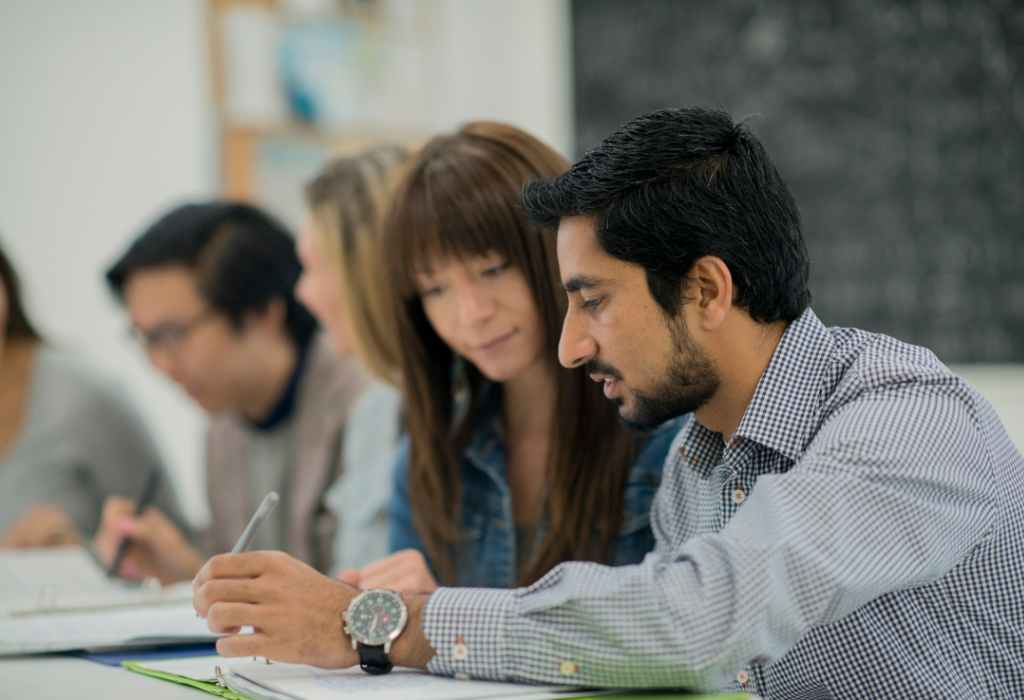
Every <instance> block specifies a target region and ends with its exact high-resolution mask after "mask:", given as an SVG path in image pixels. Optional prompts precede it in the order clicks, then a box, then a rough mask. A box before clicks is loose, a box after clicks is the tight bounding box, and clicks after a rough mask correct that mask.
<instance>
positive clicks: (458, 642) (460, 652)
mask: <svg viewBox="0 0 1024 700" xmlns="http://www.w3.org/2000/svg"><path fill="white" fill-rule="evenodd" d="M468 656H469V647H467V646H466V638H465V637H463V636H462V635H461V634H460V635H459V636H457V637H456V638H455V643H454V644H452V660H453V661H465V660H466V657H468Z"/></svg>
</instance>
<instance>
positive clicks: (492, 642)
mask: <svg viewBox="0 0 1024 700" xmlns="http://www.w3.org/2000/svg"><path fill="white" fill-rule="evenodd" d="M514 593H515V591H514V590H501V589H490V588H439V589H438V590H437V591H435V592H434V593H433V595H431V596H430V599H429V600H427V606H426V608H425V609H424V611H423V633H424V634H425V635H426V637H427V640H428V641H429V642H430V644H431V646H433V648H434V651H435V653H436V655H435V656H434V658H433V659H431V661H430V662H429V663H428V664H427V670H428V671H430V672H431V673H434V674H437V675H442V676H455V677H457V678H477V679H488V680H502V681H503V680H507V679H508V671H507V670H506V669H507V664H508V662H509V657H508V656H507V651H506V649H505V643H506V640H505V633H506V630H507V629H508V621H509V618H510V617H511V615H512V606H513V601H514Z"/></svg>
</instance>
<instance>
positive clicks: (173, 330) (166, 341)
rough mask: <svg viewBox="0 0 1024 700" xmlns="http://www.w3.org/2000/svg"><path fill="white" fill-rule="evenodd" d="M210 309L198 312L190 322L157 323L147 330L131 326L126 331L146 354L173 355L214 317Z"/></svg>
mask: <svg viewBox="0 0 1024 700" xmlns="http://www.w3.org/2000/svg"><path fill="white" fill-rule="evenodd" d="M214 315H215V314H214V312H213V311H212V310H210V309H206V310H205V311H202V312H200V313H199V314H198V315H197V316H196V317H195V318H193V319H192V320H190V321H165V322H163V323H159V324H157V325H156V326H154V327H153V328H151V329H149V330H145V329H143V328H139V327H138V326H134V325H133V326H132V327H131V328H129V329H128V332H129V334H130V335H131V336H132V338H133V339H134V340H135V341H136V342H137V343H139V345H141V346H142V347H143V348H145V350H146V352H156V351H161V350H162V351H164V352H169V353H175V352H177V351H178V350H180V349H181V346H182V345H183V344H184V343H185V341H186V340H188V337H189V336H190V335H192V333H193V332H194V331H195V330H196V329H197V328H199V326H201V325H202V324H204V323H206V322H207V321H209V320H210V319H211V318H213V317H214Z"/></svg>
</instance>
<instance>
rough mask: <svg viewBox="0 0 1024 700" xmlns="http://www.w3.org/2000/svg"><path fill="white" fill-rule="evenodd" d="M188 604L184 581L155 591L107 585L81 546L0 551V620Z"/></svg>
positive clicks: (130, 585) (129, 585)
mask: <svg viewBox="0 0 1024 700" xmlns="http://www.w3.org/2000/svg"><path fill="white" fill-rule="evenodd" d="M154 583H155V582H154ZM191 600H192V587H191V585H190V584H189V583H188V582H185V583H183V584H178V585H175V586H168V587H164V588H161V587H160V586H159V585H153V586H143V585H139V584H135V583H128V582H124V581H119V580H111V579H109V578H107V575H106V572H105V571H104V570H103V569H102V567H101V566H100V565H99V564H98V562H96V561H95V559H94V557H93V555H91V554H90V553H89V552H88V551H87V550H85V549H83V548H82V547H64V548H58V549H30V550H13V551H6V552H0V617H2V616H7V615H36V614H51V613H79V612H93V611H97V610H105V609H111V608H128V607H139V606H157V605H174V604H179V605H180V604H183V603H188V602H190V601H191Z"/></svg>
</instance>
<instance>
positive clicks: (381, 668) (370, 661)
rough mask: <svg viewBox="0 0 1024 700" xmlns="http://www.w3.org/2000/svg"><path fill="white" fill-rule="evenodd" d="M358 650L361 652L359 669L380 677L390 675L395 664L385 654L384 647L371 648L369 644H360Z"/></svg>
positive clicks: (381, 645)
mask: <svg viewBox="0 0 1024 700" xmlns="http://www.w3.org/2000/svg"><path fill="white" fill-rule="evenodd" d="M356 650H357V651H358V652H359V668H361V669H363V670H364V671H366V672H367V673H370V674H373V675H374V676H379V675H382V674H384V673H388V672H389V671H390V670H391V669H392V668H394V664H392V663H391V659H389V658H388V655H387V654H385V653H384V645H383V644H377V645H375V646H370V645H369V644H363V643H362V642H360V643H359V644H358V645H357V647H356Z"/></svg>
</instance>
